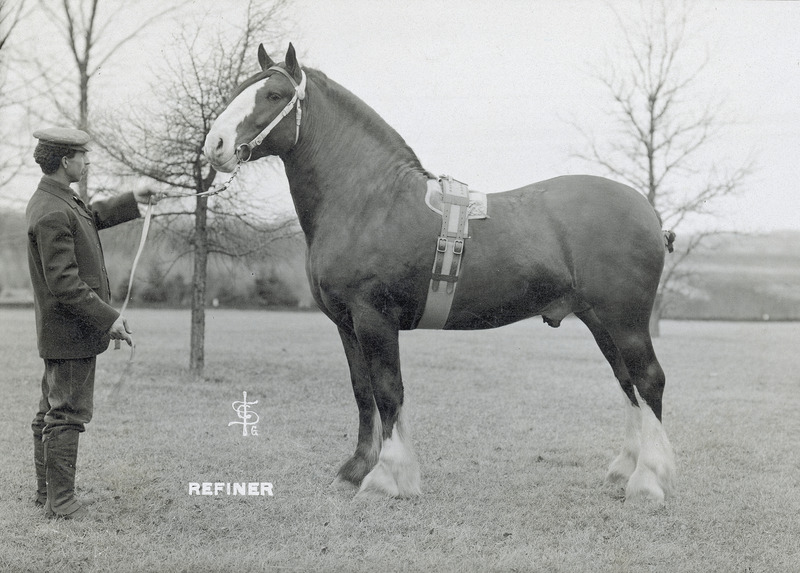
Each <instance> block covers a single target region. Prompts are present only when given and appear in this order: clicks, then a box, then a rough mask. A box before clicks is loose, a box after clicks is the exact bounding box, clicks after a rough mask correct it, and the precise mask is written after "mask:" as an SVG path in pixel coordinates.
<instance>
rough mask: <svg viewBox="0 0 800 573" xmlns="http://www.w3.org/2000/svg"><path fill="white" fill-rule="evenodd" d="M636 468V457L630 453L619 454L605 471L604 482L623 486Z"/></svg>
mask: <svg viewBox="0 0 800 573" xmlns="http://www.w3.org/2000/svg"><path fill="white" fill-rule="evenodd" d="M635 470H636V459H635V458H633V456H631V455H626V454H620V455H619V456H618V457H617V459H615V460H614V461H613V462H611V465H610V466H608V472H607V473H606V483H608V484H612V485H621V486H623V487H624V486H625V484H626V483H628V480H629V479H630V477H631V476H632V475H633V472H634V471H635Z"/></svg>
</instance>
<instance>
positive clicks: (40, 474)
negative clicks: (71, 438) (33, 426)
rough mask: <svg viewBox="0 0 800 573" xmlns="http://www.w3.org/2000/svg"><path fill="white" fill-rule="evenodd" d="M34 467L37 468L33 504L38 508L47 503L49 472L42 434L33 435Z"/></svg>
mask: <svg viewBox="0 0 800 573" xmlns="http://www.w3.org/2000/svg"><path fill="white" fill-rule="evenodd" d="M33 465H34V466H35V467H36V497H35V498H34V500H33V502H34V503H35V504H36V506H37V507H44V505H45V503H47V471H46V469H45V464H44V442H42V435H41V434H38V435H37V434H34V435H33Z"/></svg>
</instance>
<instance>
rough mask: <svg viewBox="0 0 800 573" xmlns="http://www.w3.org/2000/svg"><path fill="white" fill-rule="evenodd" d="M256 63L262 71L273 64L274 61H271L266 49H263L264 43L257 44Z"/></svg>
mask: <svg viewBox="0 0 800 573" xmlns="http://www.w3.org/2000/svg"><path fill="white" fill-rule="evenodd" d="M258 63H259V65H260V66H261V70H262V71H263V70H266V69H267V68H271V67H272V66H274V65H275V62H273V61H272V60H271V59H270V57H269V56H268V55H267V51H266V50H265V49H264V44H259V45H258Z"/></svg>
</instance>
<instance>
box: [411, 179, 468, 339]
mask: <svg viewBox="0 0 800 573" xmlns="http://www.w3.org/2000/svg"><path fill="white" fill-rule="evenodd" d="M431 184H433V185H437V186H438V185H441V189H442V230H441V232H440V233H439V238H438V239H437V240H436V256H435V258H434V259H433V270H432V272H431V285H430V288H429V289H428V298H427V300H426V301H425V311H424V312H423V314H422V318H421V319H420V321H419V324H417V328H432V329H442V328H444V325H445V323H446V322H447V317H448V316H449V315H450V307H451V305H452V304H453V297H454V296H455V291H456V282H457V281H458V275H459V272H460V271H461V258H462V256H463V254H464V241H465V240H466V239H467V238H468V215H469V203H470V201H469V187H467V185H466V184H464V183H461V182H460V181H456V180H455V179H453V178H452V177H450V176H442V177H441V178H440V179H439V181H438V183H437V182H436V181H434V180H431V181H429V182H428V185H429V186H430V185H431Z"/></svg>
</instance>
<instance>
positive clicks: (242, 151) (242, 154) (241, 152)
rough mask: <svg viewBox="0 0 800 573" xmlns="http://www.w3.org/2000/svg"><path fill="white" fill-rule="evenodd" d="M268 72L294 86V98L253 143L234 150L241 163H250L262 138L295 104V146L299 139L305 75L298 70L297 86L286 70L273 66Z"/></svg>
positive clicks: (304, 92) (304, 95) (304, 94)
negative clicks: (287, 80)
mask: <svg viewBox="0 0 800 573" xmlns="http://www.w3.org/2000/svg"><path fill="white" fill-rule="evenodd" d="M270 70H274V71H276V72H278V73H281V74H283V75H284V76H286V77H287V78H288V79H289V81H290V82H292V85H293V86H294V96H292V99H291V100H289V103H287V104H286V107H284V108H283V111H281V112H280V113H279V114H278V115H277V116H276V117H275V119H273V120H272V121H271V122H270V123H269V125H267V127H265V128H264V129H263V130H261V133H259V134H258V135H257V136H255V138H254V139H253V141H251V142H250V143H243V144H241V145H240V146H239V147H237V148H236V157H237V158H238V159H239V161H240V162H241V163H244V162H247V161H250V157H251V155H252V153H253V149H255V148H256V147H258V146H259V145H261V142H262V141H264V138H265V137H267V135H269V133H270V132H271V131H272V130H273V129H275V126H277V125H278V124H279V123H280V122H281V120H282V119H283V118H284V117H286V116H287V115H289V112H291V111H292V108H293V107H294V106H295V104H297V113H296V114H295V115H296V119H297V130H296V131H295V135H294V142H295V144H296V143H297V140H298V138H299V137H300V118H301V117H302V115H303V110H302V109H301V108H300V102H301V101H302V100H304V99H305V97H306V73H305V72H304V71H303V70H300V74H301V76H302V80H300V84H299V85H298V84H297V82H295V81H294V78H293V77H292V76H291V74H290V73H289V72H287V71H286V70H284V69H283V68H281V67H278V66H273V67H271V68H269V69H267V71H270Z"/></svg>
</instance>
